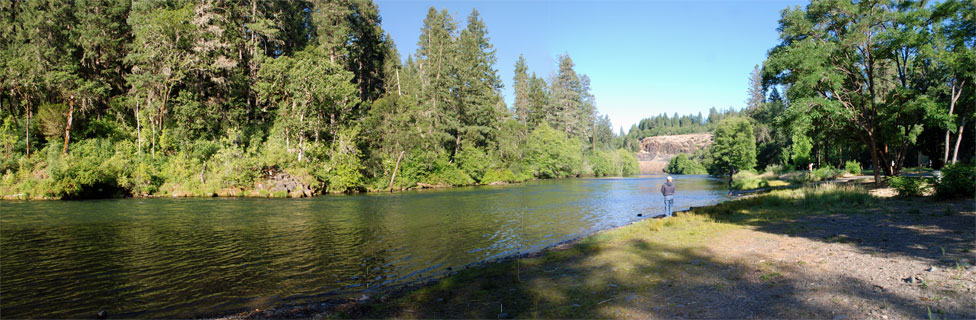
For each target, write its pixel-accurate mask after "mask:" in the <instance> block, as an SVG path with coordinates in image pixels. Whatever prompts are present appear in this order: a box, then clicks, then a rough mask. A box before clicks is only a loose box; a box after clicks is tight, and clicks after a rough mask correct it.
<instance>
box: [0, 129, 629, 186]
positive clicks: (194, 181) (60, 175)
mask: <svg viewBox="0 0 976 320" xmlns="http://www.w3.org/2000/svg"><path fill="white" fill-rule="evenodd" d="M235 141H236V140H234V139H230V138H228V139H222V140H220V141H218V142H207V141H200V142H198V144H199V145H197V146H193V147H192V148H187V151H178V150H173V151H172V152H171V153H165V154H159V155H157V156H155V157H153V156H152V155H150V154H146V153H143V154H140V153H139V152H138V147H137V146H136V145H135V144H134V143H133V142H132V141H129V140H126V139H122V138H119V139H88V140H83V141H81V142H78V143H75V144H74V145H73V147H72V149H71V150H70V152H68V153H67V154H62V152H61V150H62V148H61V146H59V145H58V144H57V143H52V144H49V145H48V146H46V147H45V148H44V149H42V150H40V152H38V153H37V154H35V155H34V156H33V157H30V158H28V157H19V158H17V159H16V161H9V162H4V163H3V164H4V166H5V167H6V169H5V172H4V173H3V175H2V176H0V196H2V197H3V199H8V200H9V199H21V200H28V199H30V200H40V199H87V198H111V197H128V196H134V197H153V196H163V197H169V196H172V197H185V196H193V197H212V196H226V197H237V196H248V197H281V198H283V197H308V196H313V195H319V194H325V193H343V192H368V191H392V190H407V189H415V188H437V187H455V186H470V185H487V184H499V183H518V182H524V181H527V180H532V179H551V178H563V177H574V176H621V175H632V174H637V173H638V163H637V158H636V156H634V154H633V153H632V152H629V151H625V150H623V149H618V150H615V151H614V150H610V149H600V148H597V149H596V150H595V151H593V150H589V151H586V152H582V153H581V152H580V150H581V149H583V147H582V146H581V144H580V142H579V141H578V140H576V139H571V138H569V137H568V136H567V135H566V134H565V133H563V132H560V131H557V130H555V129H553V128H550V127H549V126H547V125H541V126H539V127H537V128H535V129H534V130H532V131H531V132H529V133H528V135H527V136H526V137H525V138H524V141H523V143H522V144H519V145H518V146H513V148H514V149H512V150H511V152H512V153H513V154H517V155H518V157H514V158H511V159H509V160H503V159H500V158H498V156H497V155H495V154H488V153H485V151H483V150H482V149H479V148H475V147H472V148H463V149H461V150H460V151H459V153H458V154H457V155H456V156H455V157H453V158H454V160H456V161H452V158H451V157H450V156H449V154H448V153H444V152H439V153H438V152H424V151H420V150H415V151H412V152H410V153H406V152H405V153H404V154H403V155H402V156H401V157H398V158H397V159H393V160H394V161H387V162H389V163H386V162H383V163H380V164H375V167H377V168H380V169H383V170H380V171H377V172H373V173H370V172H369V171H370V170H369V168H370V167H373V166H374V165H368V163H369V162H370V161H372V160H369V158H366V157H364V156H362V155H357V156H355V157H352V158H349V159H344V158H341V157H329V156H327V155H326V150H318V151H321V154H320V153H316V152H318V151H315V150H309V151H308V152H307V153H306V154H305V155H304V159H305V160H303V161H299V160H298V159H297V158H295V157H293V155H292V154H291V152H289V151H287V150H286V146H285V145H279V144H277V143H274V142H273V141H266V142H261V141H254V142H252V143H251V144H249V146H248V145H242V144H238V143H237V142H235ZM316 150H317V149H316ZM363 158H366V159H363Z"/></svg>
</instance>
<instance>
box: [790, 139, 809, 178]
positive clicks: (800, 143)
mask: <svg viewBox="0 0 976 320" xmlns="http://www.w3.org/2000/svg"><path fill="white" fill-rule="evenodd" d="M811 149H813V143H812V140H811V139H810V137H808V136H807V135H805V134H803V133H794V134H793V145H792V146H791V147H790V160H791V161H793V166H794V167H797V168H800V170H805V169H806V168H807V165H808V164H810V150H811Z"/></svg>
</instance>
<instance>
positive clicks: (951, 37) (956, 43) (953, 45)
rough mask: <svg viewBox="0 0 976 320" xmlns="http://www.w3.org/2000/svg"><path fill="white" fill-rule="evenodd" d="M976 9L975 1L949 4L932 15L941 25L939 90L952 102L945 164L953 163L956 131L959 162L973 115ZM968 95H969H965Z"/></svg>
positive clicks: (937, 42) (936, 50) (937, 50)
mask: <svg viewBox="0 0 976 320" xmlns="http://www.w3.org/2000/svg"><path fill="white" fill-rule="evenodd" d="M974 6H976V5H974V4H973V3H972V1H959V0H952V1H945V2H943V3H939V4H937V5H936V6H935V8H934V12H933V14H932V20H935V21H940V22H941V23H938V24H936V28H935V32H934V35H933V37H932V38H933V39H934V40H935V46H934V48H933V49H934V55H935V59H934V61H935V64H936V68H937V72H935V73H933V74H935V75H939V76H943V77H944V78H942V79H936V81H938V82H939V83H942V84H943V85H942V86H940V87H941V88H939V89H941V91H943V93H942V95H943V96H945V98H944V100H948V101H947V102H948V110H943V111H942V112H943V113H945V114H946V116H945V117H940V119H939V120H941V121H940V122H942V123H940V124H939V126H941V127H943V128H945V129H946V132H945V144H944V145H943V147H944V154H943V157H942V163H943V164H948V163H949V150H950V149H952V144H951V139H950V138H951V133H953V132H956V133H957V134H958V136H957V138H956V142H955V152H953V156H952V163H956V161H957V159H958V155H959V147H960V142H961V141H962V138H963V129H964V128H965V127H966V126H965V124H966V117H967V115H968V113H970V112H973V108H972V106H973V104H974V102H973V99H974V95H976V94H974V91H976V90H965V89H966V88H967V86H968V88H971V89H972V88H976V49H974V46H976V39H974V38H976V23H974V22H973V16H972V14H973V12H974V11H976V8H974ZM967 13H968V15H969V16H968V17H966V15H967ZM945 89H949V90H948V92H944V91H945ZM964 92H966V93H967V94H966V95H964V94H963V93H964ZM967 100H968V101H967ZM957 106H959V107H961V108H960V109H961V110H960V111H961V112H959V113H958V114H957V113H955V112H956V110H957V109H956V107H957ZM967 106H968V107H967ZM943 108H944V104H943ZM957 115H959V116H958V117H957ZM957 119H958V120H957ZM957 124H958V125H957ZM957 128H958V129H957Z"/></svg>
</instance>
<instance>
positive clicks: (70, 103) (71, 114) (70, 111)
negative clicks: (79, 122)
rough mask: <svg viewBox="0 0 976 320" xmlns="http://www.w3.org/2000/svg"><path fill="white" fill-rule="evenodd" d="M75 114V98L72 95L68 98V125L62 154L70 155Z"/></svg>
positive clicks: (65, 130)
mask: <svg viewBox="0 0 976 320" xmlns="http://www.w3.org/2000/svg"><path fill="white" fill-rule="evenodd" d="M74 114H75V96H74V95H72V96H71V97H70V98H68V124H66V125H65V126H64V148H63V149H61V154H62V155H65V154H68V141H69V140H70V139H71V118H72V117H74Z"/></svg>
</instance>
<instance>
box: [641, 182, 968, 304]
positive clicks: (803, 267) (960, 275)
mask: <svg viewBox="0 0 976 320" xmlns="http://www.w3.org/2000/svg"><path fill="white" fill-rule="evenodd" d="M894 210H901V212H898V211H892V212H890V213H881V214H856V215H846V214H835V215H823V216H807V217H803V218H799V219H794V220H792V221H789V222H781V223H775V224H770V225H766V226H761V227H755V228H749V229H740V230H731V231H728V232H725V233H723V234H721V235H720V236H719V237H717V239H716V241H713V242H710V243H709V244H708V245H706V246H704V247H703V248H701V254H702V255H703V256H708V257H711V259H710V260H711V261H712V265H709V266H703V267H695V266H691V267H689V268H688V269H687V275H688V277H687V278H684V279H682V278H679V279H676V280H675V282H676V283H675V284H674V286H671V287H669V288H671V289H670V290H665V291H664V292H658V293H657V294H656V299H662V300H664V301H667V302H668V303H667V304H665V305H661V304H659V303H653V302H650V301H639V300H638V301H634V304H633V306H632V307H633V308H634V309H633V310H634V311H637V312H634V313H631V314H630V315H629V316H625V317H628V318H631V317H643V316H651V317H665V318H671V317H682V318H830V319H906V318H936V319H942V318H946V319H974V318H976V298H974V297H976V292H974V291H976V267H973V262H974V261H976V253H974V245H976V244H974V238H976V237H974V232H976V219H974V218H976V215H974V213H973V208H972V202H969V203H968V204H967V203H966V202H961V203H954V204H946V203H935V202H928V201H925V202H921V203H911V202H907V201H906V202H904V203H902V206H900V207H899V208H895V209H894ZM946 211H952V212H954V213H955V214H952V215H944V213H945V212H946ZM700 272H706V273H711V274H712V276H710V277H708V278H706V280H705V281H704V282H705V283H702V282H703V281H702V279H701V276H700ZM689 281H690V282H695V283H688V282H689ZM649 300H653V299H649ZM648 302H650V303H648ZM655 304H656V306H654V307H652V308H651V309H652V310H654V308H658V309H657V311H655V312H653V313H651V314H648V313H646V312H642V311H645V310H646V309H647V308H646V307H643V306H644V305H655Z"/></svg>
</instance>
